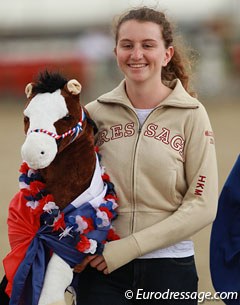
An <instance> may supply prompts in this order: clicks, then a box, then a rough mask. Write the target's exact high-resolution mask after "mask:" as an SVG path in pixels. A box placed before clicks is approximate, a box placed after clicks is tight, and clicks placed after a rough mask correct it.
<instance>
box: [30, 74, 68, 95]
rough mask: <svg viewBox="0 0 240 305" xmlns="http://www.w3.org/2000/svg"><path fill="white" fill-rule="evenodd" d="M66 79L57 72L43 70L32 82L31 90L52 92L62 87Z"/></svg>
mask: <svg viewBox="0 0 240 305" xmlns="http://www.w3.org/2000/svg"><path fill="white" fill-rule="evenodd" d="M67 82H68V81H67V79H66V78H65V77H63V76H62V75H61V74H59V73H53V72H48V71H44V72H42V73H40V74H39V76H38V78H37V80H36V81H35V82H34V85H33V90H32V92H33V93H34V94H38V93H45V92H50V93H53V92H54V91H56V90H57V89H62V88H63V87H64V85H65V84H66V83H67Z"/></svg>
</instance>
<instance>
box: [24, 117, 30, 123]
mask: <svg viewBox="0 0 240 305" xmlns="http://www.w3.org/2000/svg"><path fill="white" fill-rule="evenodd" d="M23 120H24V123H25V124H27V123H28V122H29V117H27V116H25V117H24V119H23Z"/></svg>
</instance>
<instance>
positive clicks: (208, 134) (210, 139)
mask: <svg viewBox="0 0 240 305" xmlns="http://www.w3.org/2000/svg"><path fill="white" fill-rule="evenodd" d="M205 136H206V137H209V142H210V144H214V133H213V131H211V130H206V131H205Z"/></svg>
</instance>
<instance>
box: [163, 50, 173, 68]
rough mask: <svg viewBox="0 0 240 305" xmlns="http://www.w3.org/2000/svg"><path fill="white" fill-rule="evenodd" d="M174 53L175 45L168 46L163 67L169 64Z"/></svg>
mask: <svg viewBox="0 0 240 305" xmlns="http://www.w3.org/2000/svg"><path fill="white" fill-rule="evenodd" d="M173 54H174V47H173V46H170V47H168V48H167V49H166V53H165V56H164V60H163V64H162V65H163V67H166V66H167V64H168V63H169V61H170V60H171V59H172V57H173Z"/></svg>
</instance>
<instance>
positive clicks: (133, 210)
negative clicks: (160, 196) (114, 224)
mask: <svg viewBox="0 0 240 305" xmlns="http://www.w3.org/2000/svg"><path fill="white" fill-rule="evenodd" d="M124 107H126V108H128V109H130V111H132V112H133V114H134V115H135V117H136V118H137V121H138V134H137V139H136V142H135V146H134V152H133V162H132V177H131V189H132V192H131V197H132V216H131V233H133V232H134V222H135V208H136V196H135V183H134V180H135V169H136V166H135V162H136V151H137V146H138V142H139V138H140V134H141V131H142V128H143V126H144V125H145V122H146V121H147V119H148V118H149V116H150V115H151V114H152V113H153V112H154V111H155V110H156V109H158V108H162V107H161V106H159V107H157V108H154V109H153V110H152V111H151V112H150V113H149V114H148V116H147V117H146V119H145V121H144V123H143V125H142V126H141V124H140V121H139V118H138V116H137V114H136V112H135V111H134V110H133V109H131V108H130V107H128V106H124Z"/></svg>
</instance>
